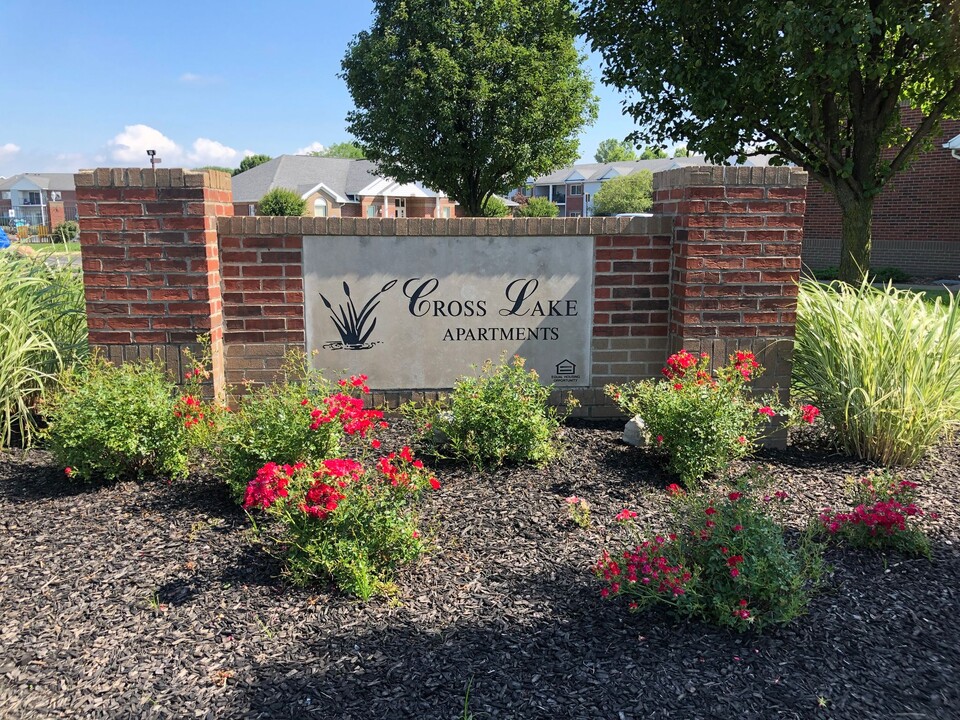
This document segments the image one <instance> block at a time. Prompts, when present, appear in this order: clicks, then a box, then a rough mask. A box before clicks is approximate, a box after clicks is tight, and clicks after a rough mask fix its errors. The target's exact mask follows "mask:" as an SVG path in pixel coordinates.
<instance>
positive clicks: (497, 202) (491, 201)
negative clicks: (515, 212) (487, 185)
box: [483, 195, 510, 218]
mask: <svg viewBox="0 0 960 720" xmlns="http://www.w3.org/2000/svg"><path fill="white" fill-rule="evenodd" d="M508 215H510V208H509V207H507V204H506V203H505V202H504V201H503V200H501V199H500V198H498V197H497V196H496V195H491V196H490V197H488V198H487V203H486V204H485V205H484V206H483V216H484V217H498V218H499V217H507V216H508Z"/></svg>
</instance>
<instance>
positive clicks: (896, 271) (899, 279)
mask: <svg viewBox="0 0 960 720" xmlns="http://www.w3.org/2000/svg"><path fill="white" fill-rule="evenodd" d="M912 279H913V278H912V276H911V275H910V273H908V272H904V271H903V270H901V269H900V268H895V267H882V268H876V269H873V268H871V269H870V281H871V282H874V283H908V282H910V280H912Z"/></svg>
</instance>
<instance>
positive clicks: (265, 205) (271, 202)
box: [257, 188, 307, 215]
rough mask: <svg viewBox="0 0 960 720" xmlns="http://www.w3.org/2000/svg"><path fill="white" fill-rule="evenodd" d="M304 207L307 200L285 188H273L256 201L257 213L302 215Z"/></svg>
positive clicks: (305, 207)
mask: <svg viewBox="0 0 960 720" xmlns="http://www.w3.org/2000/svg"><path fill="white" fill-rule="evenodd" d="M306 209H307V201H306V200H304V199H303V198H302V197H300V194H299V193H297V192H296V191H295V190H288V189H287V188H274V189H273V190H271V191H269V192H268V193H267V194H266V195H264V196H263V197H262V198H260V202H258V203H257V215H303V213H304V211H305V210H306Z"/></svg>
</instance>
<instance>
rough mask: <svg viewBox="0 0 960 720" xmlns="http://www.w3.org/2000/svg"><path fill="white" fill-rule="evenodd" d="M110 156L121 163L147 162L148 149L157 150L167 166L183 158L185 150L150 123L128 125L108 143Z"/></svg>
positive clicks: (173, 164)
mask: <svg viewBox="0 0 960 720" xmlns="http://www.w3.org/2000/svg"><path fill="white" fill-rule="evenodd" d="M107 146H108V147H109V148H110V157H111V158H112V159H113V160H116V161H118V162H121V163H136V164H138V165H144V164H146V163H145V162H144V159H145V158H146V157H147V150H156V151H157V156H158V157H160V158H162V159H163V161H164V164H166V165H167V167H176V166H177V163H179V162H182V160H183V150H181V149H180V146H179V145H177V144H176V143H175V142H174V141H173V140H171V139H170V138H168V137H167V136H166V135H164V134H163V133H162V132H160V131H159V130H156V129H154V128H152V127H150V126H149V125H127V126H126V127H125V128H123V132H122V133H119V134H117V135H115V136H114V137H113V139H112V140H110V141H109V142H108V143H107Z"/></svg>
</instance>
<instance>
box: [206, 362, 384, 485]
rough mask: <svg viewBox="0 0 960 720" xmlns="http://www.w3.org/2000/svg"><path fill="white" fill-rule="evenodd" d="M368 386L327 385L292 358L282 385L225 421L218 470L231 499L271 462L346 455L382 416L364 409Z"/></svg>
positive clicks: (250, 399) (360, 380)
mask: <svg viewBox="0 0 960 720" xmlns="http://www.w3.org/2000/svg"><path fill="white" fill-rule="evenodd" d="M366 380H367V378H366V376H365V375H355V376H353V377H351V378H346V379H343V380H341V381H340V382H339V384H335V383H332V382H329V381H328V380H326V379H324V377H323V376H322V374H321V373H319V372H318V371H316V370H314V369H312V368H310V366H309V363H308V360H307V358H306V357H305V356H303V355H294V356H291V357H290V358H289V359H288V361H287V364H286V365H285V368H284V371H283V376H282V378H281V379H280V380H279V381H278V382H276V383H274V384H272V385H267V386H262V387H258V388H256V389H254V390H252V391H251V392H249V393H248V394H247V395H245V396H244V397H242V398H241V400H240V403H239V405H238V407H237V409H236V411H235V412H232V413H227V414H225V415H224V417H223V421H222V423H221V425H222V427H221V430H220V432H219V434H218V436H217V438H216V440H215V443H216V445H217V447H216V448H215V459H216V462H217V468H216V469H217V472H218V474H219V475H220V476H221V477H223V478H224V479H225V481H226V482H227V484H228V485H229V486H230V489H231V492H232V494H233V496H234V497H235V498H236V499H237V500H238V501H239V500H241V499H242V498H243V496H244V492H245V491H246V488H247V484H248V483H249V482H250V479H251V478H252V477H253V476H254V474H255V473H256V472H257V468H259V467H262V466H263V465H264V464H266V463H268V462H276V461H282V462H289V463H298V462H305V463H313V462H318V461H320V460H324V459H326V458H330V457H337V456H339V455H342V454H343V453H345V452H346V451H347V450H346V445H348V444H349V440H350V439H356V440H358V441H359V440H362V439H363V438H365V437H367V436H368V435H369V434H370V432H371V431H372V430H373V429H374V428H375V426H376V425H377V424H378V423H379V422H380V421H381V420H382V418H383V413H381V412H380V411H379V410H371V409H366V408H364V402H363V399H362V396H363V395H365V394H368V393H369V391H370V388H369V387H368V386H367V384H366Z"/></svg>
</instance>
